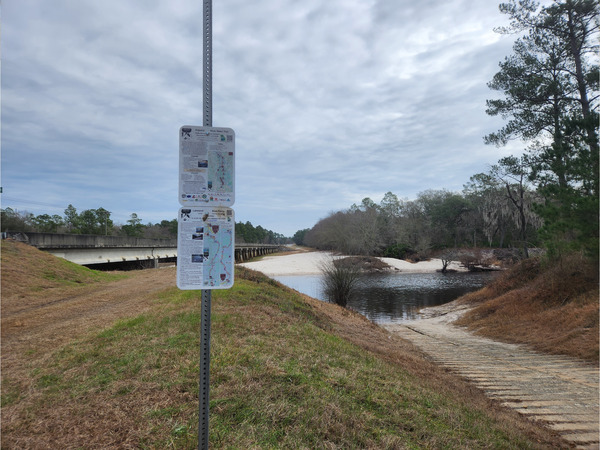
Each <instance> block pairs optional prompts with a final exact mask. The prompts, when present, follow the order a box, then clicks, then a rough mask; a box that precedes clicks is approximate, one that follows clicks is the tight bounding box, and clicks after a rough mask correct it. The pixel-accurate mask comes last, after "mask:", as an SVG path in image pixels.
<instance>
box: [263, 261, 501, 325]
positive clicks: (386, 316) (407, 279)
mask: <svg viewBox="0 0 600 450" xmlns="http://www.w3.org/2000/svg"><path fill="white" fill-rule="evenodd" d="M497 275H498V272H458V273H447V274H442V273H439V272H436V273H398V274H394V273H392V274H370V275H365V276H363V277H361V278H360V280H359V282H358V286H357V290H356V295H354V297H353V298H352V299H351V300H350V301H349V302H348V307H349V308H351V309H353V310H355V311H358V312H359V313H361V314H363V315H364V316H365V317H367V318H368V319H369V320H371V321H373V322H376V323H402V322H405V321H407V320H414V319H418V318H419V314H418V311H419V309H421V308H424V307H427V306H437V305H443V304H444V303H448V302H451V301H452V300H455V299H457V298H458V297H460V296H462V295H464V294H467V293H469V292H472V291H475V290H478V289H480V288H482V287H483V286H485V285H486V284H487V283H489V282H490V281H491V280H493V279H494V278H495V277H496V276H497ZM273 278H274V279H275V280H277V281H279V282H281V283H283V284H285V285H286V286H288V287H291V288H292V289H295V290H297V291H299V292H302V293H303V294H306V295H309V296H310V297H314V298H317V299H319V300H326V299H325V296H324V295H323V292H322V288H321V275H290V276H274V277H273Z"/></svg>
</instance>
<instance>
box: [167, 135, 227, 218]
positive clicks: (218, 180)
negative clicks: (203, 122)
mask: <svg viewBox="0 0 600 450" xmlns="http://www.w3.org/2000/svg"><path fill="white" fill-rule="evenodd" d="M234 202H235V133H234V131H233V130H232V129H231V128H219V127H195V126H183V127H181V128H180V129H179V203H180V204H181V206H201V205H215V206H232V205H233V203H234Z"/></svg>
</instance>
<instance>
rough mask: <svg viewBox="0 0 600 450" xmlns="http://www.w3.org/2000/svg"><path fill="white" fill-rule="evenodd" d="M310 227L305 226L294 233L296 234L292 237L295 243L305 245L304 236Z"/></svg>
mask: <svg viewBox="0 0 600 450" xmlns="http://www.w3.org/2000/svg"><path fill="white" fill-rule="evenodd" d="M309 230H310V229H309V228H305V229H304V230H298V231H296V232H295V233H294V236H293V237H292V240H293V241H294V244H296V245H305V243H304V238H305V236H306V233H308V232H309Z"/></svg>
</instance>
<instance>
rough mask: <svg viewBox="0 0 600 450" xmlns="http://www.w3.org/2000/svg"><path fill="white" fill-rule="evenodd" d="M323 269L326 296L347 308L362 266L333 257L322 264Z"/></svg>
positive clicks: (332, 301) (330, 300)
mask: <svg viewBox="0 0 600 450" xmlns="http://www.w3.org/2000/svg"><path fill="white" fill-rule="evenodd" d="M321 271H322V272H323V279H322V283H323V293H324V294H325V297H326V298H327V300H328V301H329V302H331V303H335V304H336V305H339V306H342V307H344V308H345V307H346V306H347V305H348V300H350V298H351V297H352V294H353V292H354V290H355V289H356V282H357V281H358V278H359V277H360V274H361V270H360V267H359V266H358V265H356V264H352V263H351V262H349V261H344V260H337V261H336V260H334V259H333V258H332V259H330V260H328V261H326V262H324V263H323V264H322V265H321Z"/></svg>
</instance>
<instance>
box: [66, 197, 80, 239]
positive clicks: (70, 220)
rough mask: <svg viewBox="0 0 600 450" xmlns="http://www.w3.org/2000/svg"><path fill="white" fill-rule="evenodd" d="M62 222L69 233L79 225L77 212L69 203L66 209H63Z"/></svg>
mask: <svg viewBox="0 0 600 450" xmlns="http://www.w3.org/2000/svg"><path fill="white" fill-rule="evenodd" d="M64 224H65V225H66V227H67V231H68V232H69V233H71V232H74V230H76V229H77V228H78V226H79V214H78V213H77V208H75V207H74V206H73V205H71V204H70V203H69V206H67V209H65V220H64Z"/></svg>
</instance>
